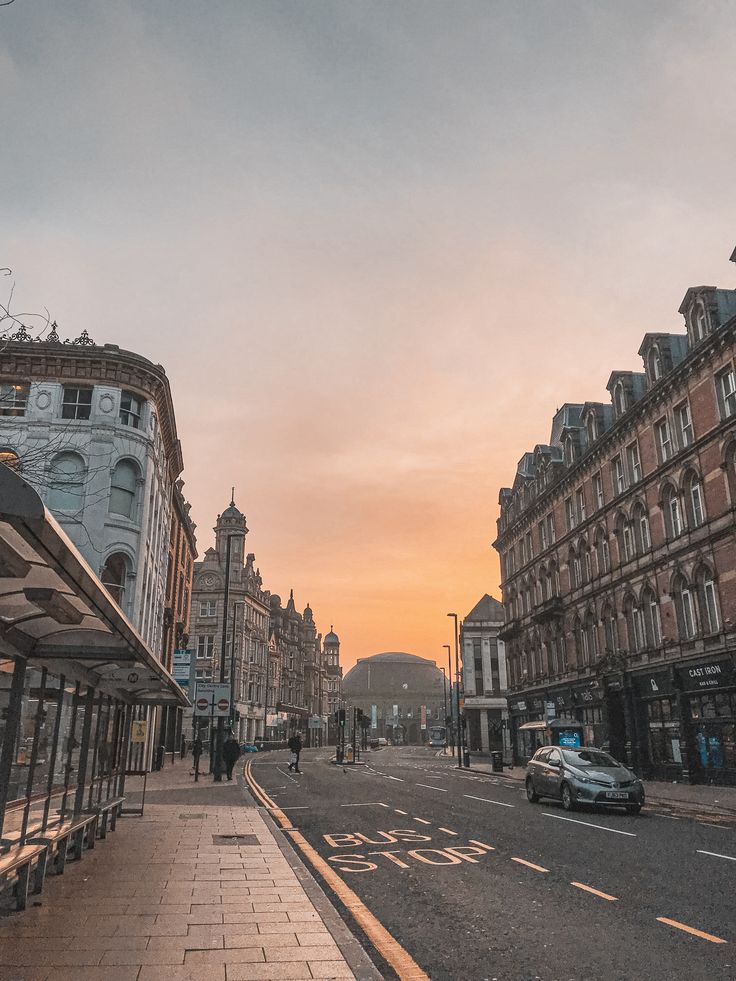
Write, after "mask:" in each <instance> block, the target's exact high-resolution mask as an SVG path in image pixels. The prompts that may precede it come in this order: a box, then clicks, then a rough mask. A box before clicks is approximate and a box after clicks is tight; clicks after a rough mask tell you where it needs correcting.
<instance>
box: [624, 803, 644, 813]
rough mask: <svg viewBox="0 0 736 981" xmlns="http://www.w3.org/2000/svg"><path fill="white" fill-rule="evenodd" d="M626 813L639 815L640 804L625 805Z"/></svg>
mask: <svg viewBox="0 0 736 981" xmlns="http://www.w3.org/2000/svg"><path fill="white" fill-rule="evenodd" d="M626 811H627V812H628V813H629V814H639V813H641V804H627V805H626Z"/></svg>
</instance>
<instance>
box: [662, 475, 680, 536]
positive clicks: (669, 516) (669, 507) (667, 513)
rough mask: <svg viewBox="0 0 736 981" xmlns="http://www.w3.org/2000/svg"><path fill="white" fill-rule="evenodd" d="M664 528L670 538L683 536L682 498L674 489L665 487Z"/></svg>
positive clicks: (663, 505) (663, 501) (663, 504)
mask: <svg viewBox="0 0 736 981" xmlns="http://www.w3.org/2000/svg"><path fill="white" fill-rule="evenodd" d="M662 510H663V512H664V527H665V531H666V533H667V537H668V538H678V537H679V536H680V535H681V534H682V514H681V512H680V498H679V496H678V494H677V491H676V490H675V489H674V487H669V486H668V487H665V489H664V493H663V494H662Z"/></svg>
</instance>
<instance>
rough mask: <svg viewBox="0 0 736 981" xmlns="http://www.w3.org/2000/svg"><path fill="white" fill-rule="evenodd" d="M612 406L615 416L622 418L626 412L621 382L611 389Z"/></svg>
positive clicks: (624, 394)
mask: <svg viewBox="0 0 736 981" xmlns="http://www.w3.org/2000/svg"><path fill="white" fill-rule="evenodd" d="M613 405H614V408H615V409H616V415H617V416H622V415H623V414H624V412H626V393H625V392H624V386H623V383H622V382H616V386H615V388H614V389H613Z"/></svg>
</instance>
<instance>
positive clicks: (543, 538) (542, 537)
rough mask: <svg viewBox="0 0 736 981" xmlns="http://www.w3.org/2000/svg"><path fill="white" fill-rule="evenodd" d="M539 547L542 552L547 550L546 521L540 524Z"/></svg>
mask: <svg viewBox="0 0 736 981" xmlns="http://www.w3.org/2000/svg"><path fill="white" fill-rule="evenodd" d="M539 546H540V548H541V549H542V551H544V550H545V548H547V528H546V526H545V523H544V521H540V522H539Z"/></svg>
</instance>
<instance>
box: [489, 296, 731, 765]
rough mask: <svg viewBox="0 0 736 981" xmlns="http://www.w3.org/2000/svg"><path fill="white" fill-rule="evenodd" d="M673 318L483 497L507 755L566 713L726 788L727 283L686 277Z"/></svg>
mask: <svg viewBox="0 0 736 981" xmlns="http://www.w3.org/2000/svg"><path fill="white" fill-rule="evenodd" d="M680 313H681V314H682V315H683V317H684V320H685V327H686V333H685V334H675V335H672V334H666V333H661V332H656V333H649V334H647V335H646V336H645V337H644V340H643V343H642V345H641V347H640V349H639V354H640V355H641V357H642V360H643V371H640V372H634V371H614V372H613V373H612V374H611V376H610V380H609V383H608V391H609V395H610V403H598V402H588V403H568V404H565V405H564V406H563V407H562V408H561V409H560V410H558V412H557V413H556V414H555V416H554V418H553V422H552V432H551V436H550V439H549V441H548V442H547V443H544V444H539V445H537V446H536V447H535V448H534V449H533V450H532V451H530V452H527V453H525V454H524V455H523V456H522V458H521V460H520V462H519V465H518V468H517V473H516V476H515V479H514V483H513V486H512V487H510V488H504V489H503V490H501V492H500V506H501V513H500V518H499V520H498V537H497V540H496V542H495V543H494V544H495V547H496V548H497V549H498V552H499V554H500V557H501V570H502V580H503V602H504V607H505V613H506V624H505V626H504V629H503V632H502V634H501V637H502V638H503V639H505V641H506V651H507V659H508V668H509V689H510V697H509V706H510V715H511V721H512V728H513V738H514V750H515V753H516V756H517V758H519V759H522V760H523V759H526V758H528V756H529V755H530V753H531V752H532V751H533V750H534V748H535V745H536V740H537V738H538V736H537V733H538V731H539V729H538V727H535V726H534V725H533V724H534V723H539V722H542V721H544V719H545V717H547V718H549V717H550V716H552V715H558V716H573V717H576V718H577V719H579V720H580V721H581V722H583V724H584V726H585V734H586V740H587V741H588V742H590V743H594V744H596V745H598V746H604V747H608V748H610V751H611V752H612V753H613V754H614V755H615V756H618V757H620V758H622V759H624V760H626V761H628V762H629V763H630V764H633V765H634V766H635V767H637V768H639V769H641V770H642V771H643V773H644V774H645V775H649V776H652V777H659V778H667V779H673V780H679V779H683V778H684V779H689V780H693V781H711V780H713V781H723V782H730V783H733V782H736V675H735V674H734V651H735V649H736V524H735V522H734V516H735V514H736V370H735V367H734V355H735V354H736V291H734V290H722V289H717V288H715V287H709V286H701V287H694V288H691V289H689V290H688V291H687V293H686V294H685V298H684V300H683V302H682V304H681V306H680ZM530 724H531V725H530Z"/></svg>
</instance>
